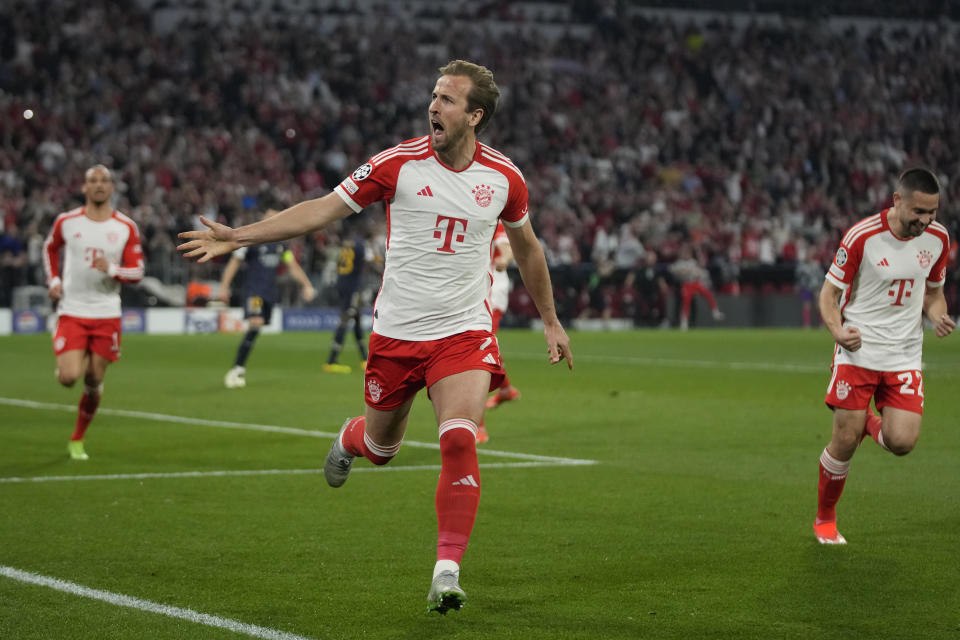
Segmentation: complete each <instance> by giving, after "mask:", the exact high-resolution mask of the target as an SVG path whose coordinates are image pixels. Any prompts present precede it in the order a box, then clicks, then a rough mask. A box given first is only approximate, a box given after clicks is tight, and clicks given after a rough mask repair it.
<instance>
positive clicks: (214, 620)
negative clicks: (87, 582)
mask: <svg viewBox="0 0 960 640" xmlns="http://www.w3.org/2000/svg"><path fill="white" fill-rule="evenodd" d="M0 575H2V576H6V577H7V578H10V579H12V580H18V581H20V582H26V583H28V584H35V585H39V586H41V587H49V588H51V589H56V590H57V591H63V592H64V593H69V594H71V595H75V596H80V597H83V598H92V599H94V600H101V601H103V602H108V603H110V604H113V605H116V606H118V607H129V608H131V609H139V610H140V611H147V612H149V613H159V614H160V615H164V616H169V617H171V618H181V619H182V620H188V621H189V622H194V623H196V624H202V625H206V626H208V627H219V628H221V629H227V630H229V631H234V632H236V633H242V634H244V635H246V636H250V637H252V638H263V639H264V640H311V639H310V638H307V637H306V636H298V635H296V634H294V633H287V632H286V631H279V630H277V629H269V628H267V627H259V626H257V625H254V624H247V623H245V622H239V621H238V620H231V619H230V618H220V617H218V616H212V615H210V614H207V613H200V612H199V611H194V610H192V609H183V608H180V607H173V606H170V605H167V604H160V603H158V602H151V601H149V600H141V599H140V598H134V597H133V596H125V595H123V594H122V593H112V592H110V591H102V590H100V589H91V588H90V587H85V586H83V585H81V584H77V583H75V582H68V581H66V580H60V579H58V578H50V577H48V576H42V575H39V574H36V573H30V572H28V571H21V570H20V569H15V568H14V567H8V566H5V565H0Z"/></svg>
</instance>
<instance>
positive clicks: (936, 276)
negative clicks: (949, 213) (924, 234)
mask: <svg viewBox="0 0 960 640" xmlns="http://www.w3.org/2000/svg"><path fill="white" fill-rule="evenodd" d="M931 228H932V230H933V232H934V233H936V235H937V236H938V237H940V240H941V241H942V242H943V249H942V250H941V251H940V255H939V256H938V257H937V260H936V262H934V263H933V267H932V268H931V269H930V275H929V276H927V284H928V285H930V286H931V287H939V286H941V285H942V284H943V283H944V281H945V280H946V279H947V266H948V265H949V263H950V236H949V235H948V234H947V229H946V227H943V226H942V225H940V224H937V226H936V227H933V225H931Z"/></svg>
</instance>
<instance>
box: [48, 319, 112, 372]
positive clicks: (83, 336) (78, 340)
mask: <svg viewBox="0 0 960 640" xmlns="http://www.w3.org/2000/svg"><path fill="white" fill-rule="evenodd" d="M121 326H122V325H121V322H120V318H75V317H73V316H60V317H59V318H57V326H56V328H55V329H54V331H53V352H54V353H55V354H56V355H58V356H59V355H60V354H61V353H65V352H67V351H77V350H81V351H89V352H90V353H96V354H97V355H100V356H103V357H104V358H106V359H107V360H109V361H110V362H116V361H117V358H119V357H120V329H121Z"/></svg>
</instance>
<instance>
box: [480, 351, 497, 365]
mask: <svg viewBox="0 0 960 640" xmlns="http://www.w3.org/2000/svg"><path fill="white" fill-rule="evenodd" d="M483 362H486V363H487V364H492V365H494V366H496V365H497V364H499V363H498V362H497V359H496V358H494V357H493V354H492V353H488V354H487V355H485V356H483Z"/></svg>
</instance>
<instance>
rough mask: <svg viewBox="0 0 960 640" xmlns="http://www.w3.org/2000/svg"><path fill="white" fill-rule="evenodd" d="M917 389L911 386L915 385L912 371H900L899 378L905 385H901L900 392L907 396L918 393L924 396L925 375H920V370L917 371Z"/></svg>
mask: <svg viewBox="0 0 960 640" xmlns="http://www.w3.org/2000/svg"><path fill="white" fill-rule="evenodd" d="M916 374H917V390H916V391H914V390H913V389H911V388H910V387H911V386H912V385H913V373H912V372H910V371H904V372H903V373H898V374H897V378H899V379H900V380H901V381H902V382H903V385H901V387H900V393H901V394H903V395H907V396H912V395H914V394H917V395H918V396H920V397H921V398H922V397H923V376H921V375H920V372H919V371H917V372H916Z"/></svg>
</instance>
